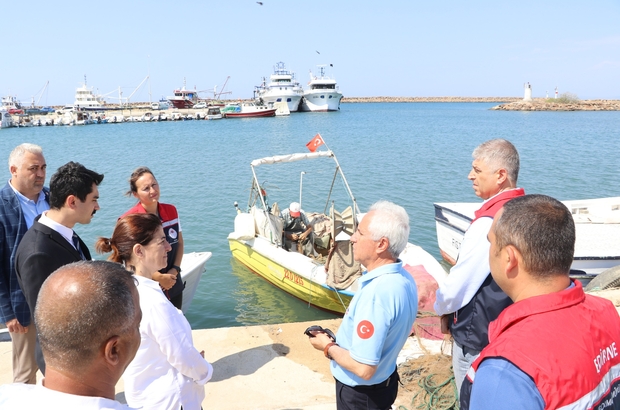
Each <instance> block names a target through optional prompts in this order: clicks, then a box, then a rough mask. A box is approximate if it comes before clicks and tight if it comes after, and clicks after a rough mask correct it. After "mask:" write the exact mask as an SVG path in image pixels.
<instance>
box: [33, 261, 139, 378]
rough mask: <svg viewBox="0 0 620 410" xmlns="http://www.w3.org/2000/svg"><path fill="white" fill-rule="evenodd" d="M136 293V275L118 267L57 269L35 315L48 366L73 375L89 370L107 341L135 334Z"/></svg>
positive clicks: (94, 264)
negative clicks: (69, 371)
mask: <svg viewBox="0 0 620 410" xmlns="http://www.w3.org/2000/svg"><path fill="white" fill-rule="evenodd" d="M136 293H137V290H136V287H135V284H134V279H133V278H132V276H131V273H130V272H128V271H127V270H126V269H125V268H123V267H122V266H121V265H119V264H117V263H113V262H105V261H82V262H76V263H72V264H69V265H65V266H63V267H61V268H59V269H58V270H56V271H55V272H54V273H52V274H51V275H50V276H49V278H47V280H46V281H45V282H44V283H43V286H42V287H41V291H40V292H39V296H38V299H37V307H36V310H35V314H34V316H35V323H36V327H37V333H38V334H39V340H40V343H41V349H42V351H43V355H44V357H45V361H46V362H47V363H48V364H49V365H50V366H53V367H55V368H57V369H64V370H71V371H73V372H75V371H77V372H79V371H80V370H81V369H86V368H88V366H89V365H90V364H91V362H92V361H93V360H94V359H95V358H96V356H97V353H98V352H99V351H100V349H101V347H102V346H103V345H105V343H106V341H107V340H109V339H110V338H111V337H113V336H123V335H125V334H127V333H128V332H130V331H135V329H132V326H134V324H135V320H136V310H138V309H139V305H137V303H135V302H136V301H137V300H139V299H138V298H137V297H136V298H134V294H136ZM134 354H135V352H134Z"/></svg>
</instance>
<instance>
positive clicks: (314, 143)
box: [306, 134, 325, 152]
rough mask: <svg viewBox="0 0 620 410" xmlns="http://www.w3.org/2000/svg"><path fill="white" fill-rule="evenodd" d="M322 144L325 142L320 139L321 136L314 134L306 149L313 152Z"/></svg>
mask: <svg viewBox="0 0 620 410" xmlns="http://www.w3.org/2000/svg"><path fill="white" fill-rule="evenodd" d="M323 144H325V141H323V137H321V134H316V135H315V136H314V138H312V139H311V140H310V142H309V143H307V144H306V147H308V149H309V150H310V152H314V151H316V149H317V148H318V147H320V146H321V145H323Z"/></svg>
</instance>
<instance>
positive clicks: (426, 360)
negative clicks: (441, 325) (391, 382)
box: [398, 353, 459, 410]
mask: <svg viewBox="0 0 620 410" xmlns="http://www.w3.org/2000/svg"><path fill="white" fill-rule="evenodd" d="M398 374H399V376H400V382H401V386H400V388H399V392H398V395H399V397H402V398H404V399H405V400H406V402H408V403H409V404H408V405H404V404H402V405H400V406H398V410H415V409H423V410H448V409H458V408H459V405H458V393H457V390H456V383H455V382H454V373H453V372H452V357H451V356H448V355H445V354H430V353H427V354H424V355H422V356H420V357H418V358H416V359H408V360H407V361H406V362H404V363H402V364H401V365H400V366H398Z"/></svg>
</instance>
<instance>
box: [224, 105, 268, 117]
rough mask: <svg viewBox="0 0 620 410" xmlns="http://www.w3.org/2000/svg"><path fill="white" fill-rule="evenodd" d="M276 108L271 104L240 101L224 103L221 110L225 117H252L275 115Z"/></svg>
mask: <svg viewBox="0 0 620 410" xmlns="http://www.w3.org/2000/svg"><path fill="white" fill-rule="evenodd" d="M276 111H277V109H276V108H273V107H272V106H267V105H262V104H254V103H253V102H240V103H231V104H226V107H224V108H223V109H222V110H221V112H222V115H223V116H224V117H226V118H253V117H273V116H275V115H276Z"/></svg>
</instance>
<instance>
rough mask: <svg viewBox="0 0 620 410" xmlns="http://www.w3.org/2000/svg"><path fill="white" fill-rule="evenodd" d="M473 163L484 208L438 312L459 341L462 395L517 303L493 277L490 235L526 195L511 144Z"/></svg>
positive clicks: (493, 144)
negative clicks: (494, 329) (501, 214)
mask: <svg viewBox="0 0 620 410" xmlns="http://www.w3.org/2000/svg"><path fill="white" fill-rule="evenodd" d="M472 157H473V159H474V160H473V163H472V170H471V171H470V173H469V176H468V178H469V180H471V181H472V183H473V189H474V192H475V194H476V195H477V196H478V197H480V198H482V199H484V202H483V204H482V206H481V207H480V209H479V210H477V211H476V212H475V219H474V220H473V221H472V223H471V225H470V226H469V228H468V229H467V232H465V235H464V237H463V242H462V243H461V247H460V252H459V256H458V260H457V262H456V265H454V267H453V268H452V269H451V270H450V274H449V275H448V277H447V278H446V279H445V280H444V281H443V283H440V284H439V289H438V290H437V297H436V302H435V306H434V307H435V312H436V313H437V314H438V315H441V316H442V320H444V321H445V322H448V324H449V331H450V333H451V334H452V337H453V338H454V344H453V346H452V367H453V369H454V379H455V381H456V385H457V388H458V389H459V391H460V388H461V384H462V382H463V379H464V378H465V374H466V373H467V370H468V369H469V368H470V366H471V364H472V363H473V361H474V360H475V359H476V358H477V357H478V355H479V354H480V351H482V349H484V347H485V346H486V345H487V344H488V343H489V340H488V327H489V323H490V322H491V321H493V320H495V319H496V318H497V316H498V315H499V314H500V313H501V311H502V310H504V308H506V307H507V306H508V305H510V303H512V302H511V301H510V299H509V298H508V296H506V294H505V293H504V292H503V291H502V290H501V289H500V288H499V287H498V286H497V284H496V283H495V281H494V280H493V277H492V276H491V269H490V267H489V241H488V240H487V234H488V232H489V229H490V227H491V224H492V223H493V217H494V216H495V214H496V212H497V211H498V210H500V209H501V207H502V206H503V205H504V204H505V203H506V202H507V201H509V200H511V199H512V198H516V197H518V196H522V195H524V191H523V189H521V188H517V178H518V176H519V153H518V152H517V149H516V148H515V147H514V145H512V144H511V143H510V142H509V141H506V140H503V139H494V140H490V141H486V142H484V143H482V144H481V145H480V146H478V147H477V148H476V149H475V150H474V152H473V154H472Z"/></svg>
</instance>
